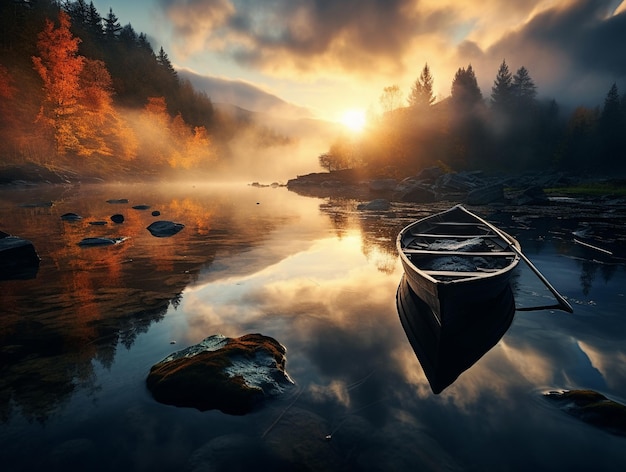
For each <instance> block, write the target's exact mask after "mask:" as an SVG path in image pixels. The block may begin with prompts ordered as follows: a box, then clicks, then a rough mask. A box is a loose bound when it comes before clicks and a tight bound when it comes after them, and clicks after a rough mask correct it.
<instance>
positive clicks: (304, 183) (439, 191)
mask: <svg viewBox="0 0 626 472" xmlns="http://www.w3.org/2000/svg"><path fill="white" fill-rule="evenodd" d="M588 181H589V180H588V179H587V180H585V179H583V178H581V177H578V176H569V175H565V174H563V173H550V172H544V173H530V172H529V173H524V174H519V175H505V174H488V173H486V172H483V171H471V172H450V173H446V172H444V171H443V170H442V169H441V168H439V167H429V168H426V169H423V170H422V171H421V172H420V173H418V174H417V175H414V176H408V177H405V178H403V179H400V180H399V179H392V178H383V179H377V178H374V179H371V178H366V177H363V176H362V174H360V173H359V172H358V171H356V170H352V169H350V170H344V171H336V172H330V173H328V172H323V173H312V174H307V175H301V176H298V177H296V178H294V179H291V180H289V181H288V182H287V187H288V188H289V190H292V191H294V192H296V193H299V194H302V195H308V196H316V197H333V196H338V197H341V196H343V197H349V198H354V199H358V200H369V199H373V198H377V199H381V198H382V199H387V200H389V201H393V202H405V203H432V202H437V201H455V202H463V203H466V204H468V205H486V204H491V203H502V204H514V205H546V204H548V203H549V201H550V200H549V197H548V195H547V194H546V192H545V190H546V189H553V188H568V187H573V186H577V185H580V184H582V183H585V182H588ZM622 183H624V184H626V182H622ZM617 184H618V185H619V183H617Z"/></svg>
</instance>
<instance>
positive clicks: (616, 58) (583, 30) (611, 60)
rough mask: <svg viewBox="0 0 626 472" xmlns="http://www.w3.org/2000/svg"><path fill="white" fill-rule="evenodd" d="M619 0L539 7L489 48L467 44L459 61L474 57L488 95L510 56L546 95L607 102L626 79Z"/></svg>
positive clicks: (625, 29)
mask: <svg viewBox="0 0 626 472" xmlns="http://www.w3.org/2000/svg"><path fill="white" fill-rule="evenodd" d="M615 3H616V2H615V1H611V0H602V1H599V0H575V1H567V2H560V3H559V4H558V5H555V6H551V7H550V8H547V9H545V10H542V11H538V12H535V13H534V15H533V16H531V17H530V18H529V19H528V20H527V21H526V23H524V24H523V25H521V26H520V27H518V28H517V29H516V30H514V31H511V32H509V33H507V34H505V35H503V36H502V37H501V38H500V39H499V40H498V41H497V42H495V43H494V44H492V45H491V46H490V47H488V48H481V47H480V45H478V44H476V43H474V42H472V43H466V44H462V45H461V46H460V47H459V48H458V51H457V53H458V57H459V60H461V59H465V61H464V62H465V63H468V62H471V63H472V64H473V65H474V68H475V70H476V71H477V75H480V76H482V80H481V79H480V77H479V82H480V83H481V87H482V88H483V94H484V95H488V94H489V93H490V87H491V84H492V81H493V79H495V75H496V72H497V68H498V65H499V63H500V62H501V61H502V60H503V59H505V60H506V61H507V64H509V68H510V69H512V70H513V71H515V70H517V69H518V68H519V67H521V66H525V67H526V68H527V69H528V70H529V71H530V73H531V76H532V78H533V79H534V81H535V83H536V84H537V85H538V91H539V94H540V95H542V96H552V97H555V98H557V100H558V101H561V100H565V101H569V102H572V103H576V104H585V103H581V100H585V99H587V100H588V102H589V103H588V104H591V105H598V104H601V102H602V99H603V97H604V96H605V95H606V93H607V92H608V90H609V88H610V87H611V84H612V83H613V82H620V81H621V82H622V83H623V81H624V79H625V78H626V77H625V76H626V57H625V56H624V55H623V54H622V55H620V54H619V53H617V52H616V49H617V48H618V47H619V46H618V45H621V44H626V12H624V11H623V10H622V13H618V14H614V10H615V7H616V5H615ZM486 79H488V80H486ZM485 87H489V88H488V89H485Z"/></svg>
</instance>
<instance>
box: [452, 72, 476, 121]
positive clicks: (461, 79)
mask: <svg viewBox="0 0 626 472" xmlns="http://www.w3.org/2000/svg"><path fill="white" fill-rule="evenodd" d="M482 98H483V96H482V93H481V91H480V88H479V87H478V81H477V80H476V75H475V74H474V69H473V68H472V65H471V64H470V65H469V66H467V69H465V68H462V67H461V68H459V70H458V71H457V72H456V74H455V75H454V80H453V81H452V102H453V103H454V104H455V105H456V106H458V107H459V108H460V109H462V110H463V109H464V110H471V109H472V108H473V107H474V106H475V105H477V104H478V103H480V102H481V101H482Z"/></svg>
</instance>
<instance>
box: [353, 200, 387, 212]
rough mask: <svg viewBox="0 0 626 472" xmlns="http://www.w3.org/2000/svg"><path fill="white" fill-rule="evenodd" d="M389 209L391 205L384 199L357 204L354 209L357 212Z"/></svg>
mask: <svg viewBox="0 0 626 472" xmlns="http://www.w3.org/2000/svg"><path fill="white" fill-rule="evenodd" d="M389 208H391V203H389V200H387V199H385V198H377V199H376V200H372V201H371V202H368V203H359V204H358V205H357V207H356V209H357V210H369V211H387V210H389Z"/></svg>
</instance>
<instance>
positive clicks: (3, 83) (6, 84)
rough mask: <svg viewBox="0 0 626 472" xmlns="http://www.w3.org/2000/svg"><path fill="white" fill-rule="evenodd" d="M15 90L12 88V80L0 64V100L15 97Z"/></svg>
mask: <svg viewBox="0 0 626 472" xmlns="http://www.w3.org/2000/svg"><path fill="white" fill-rule="evenodd" d="M15 92H16V89H15V87H13V78H12V77H11V75H10V74H9V71H8V70H6V68H5V67H4V66H3V65H2V64H0V98H3V99H11V98H13V97H14V96H15Z"/></svg>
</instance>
